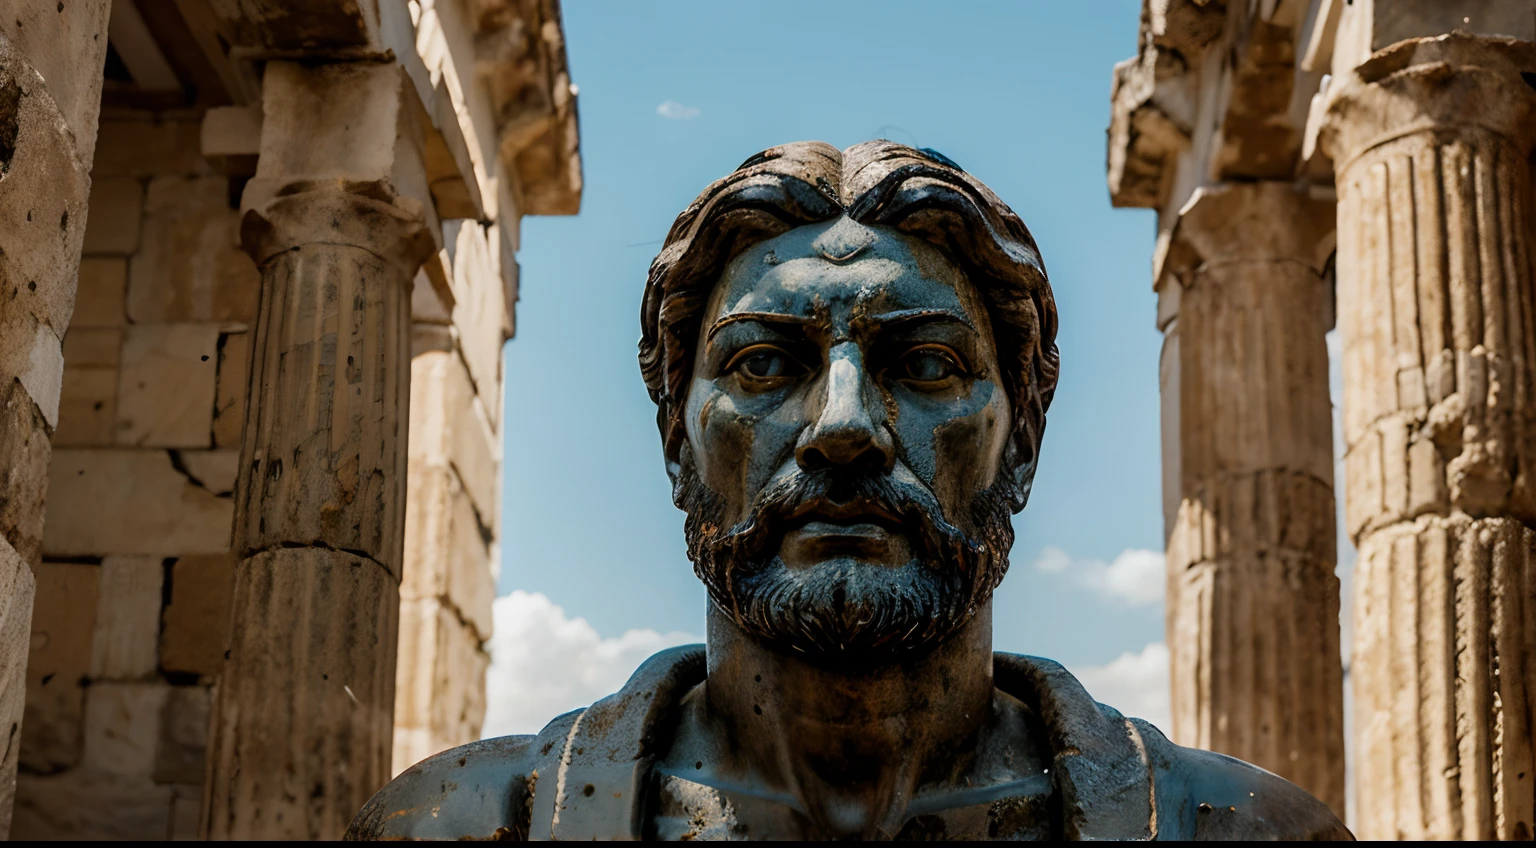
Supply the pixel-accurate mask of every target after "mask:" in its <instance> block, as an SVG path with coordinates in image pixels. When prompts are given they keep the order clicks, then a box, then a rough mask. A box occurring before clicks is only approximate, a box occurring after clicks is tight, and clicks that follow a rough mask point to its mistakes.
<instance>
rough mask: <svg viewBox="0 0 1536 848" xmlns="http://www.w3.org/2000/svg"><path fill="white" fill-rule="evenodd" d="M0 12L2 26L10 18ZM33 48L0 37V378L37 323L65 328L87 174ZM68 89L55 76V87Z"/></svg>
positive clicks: (20, 365)
mask: <svg viewBox="0 0 1536 848" xmlns="http://www.w3.org/2000/svg"><path fill="white" fill-rule="evenodd" d="M99 3H100V0H95V2H93V3H92V4H91V5H94V6H97V7H98V8H100V5H99ZM0 17H5V18H6V20H5V24H4V29H7V30H10V29H11V27H10V24H11V23H12V22H13V21H14V20H16V19H18V18H17V17H12V16H9V15H6V16H0ZM12 32H14V30H12ZM37 46H38V45H37V44H36V43H35V42H33V41H32V40H31V38H30V37H29V38H28V41H27V44H22V45H19V44H18V43H16V42H14V41H12V40H10V36H8V35H0V103H5V104H6V108H5V110H4V118H3V119H0V127H3V128H4V130H5V133H4V137H5V139H6V144H5V145H4V147H3V148H0V149H3V151H4V152H3V155H0V295H3V296H0V378H9V377H13V376H15V375H17V374H19V373H21V372H22V371H23V370H24V363H25V361H26V354H27V350H28V346H27V345H26V344H25V340H30V339H31V338H32V337H33V336H34V335H35V334H36V332H37V328H38V326H39V325H44V326H47V327H48V328H49V330H50V331H52V333H53V334H54V335H55V336H62V335H63V334H64V328H65V327H67V326H69V314H70V310H71V309H72V308H73V307H74V302H75V285H74V280H75V275H76V271H77V268H78V267H79V263H80V242H81V239H82V238H83V237H84V232H85V210H86V194H87V192H88V190H89V187H90V178H89V177H88V175H87V173H86V166H85V163H84V162H83V161H82V160H81V159H79V158H77V152H78V148H77V140H76V138H75V137H74V135H73V134H72V132H71V130H70V128H69V126H68V116H67V114H66V113H63V112H61V111H60V107H59V105H58V103H57V102H56V101H55V99H54V94H53V92H52V90H51V88H50V86H51V83H50V82H49V81H46V80H45V77H43V76H42V75H40V74H39V70H40V69H39V68H37V67H36V66H34V65H33V64H32V62H33V60H34V59H35V58H36V57H33V56H29V55H28V51H29V50H33V49H36V48H37ZM18 48H19V49H18ZM72 76H73V75H72ZM68 87H69V86H68V82H67V81H63V80H61V92H60V93H61V94H62V93H64V90H65V89H68ZM93 108H94V107H93ZM94 123H95V122H94V119H93V120H92V121H91V125H92V128H93V129H94ZM91 140H92V139H86V138H83V139H80V140H79V141H80V142H83V143H85V144H86V145H87V146H88V145H89V143H90V141H91Z"/></svg>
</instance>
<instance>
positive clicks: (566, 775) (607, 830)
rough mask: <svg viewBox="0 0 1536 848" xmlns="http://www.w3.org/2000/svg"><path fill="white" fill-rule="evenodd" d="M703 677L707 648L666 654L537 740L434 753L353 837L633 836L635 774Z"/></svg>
mask: <svg viewBox="0 0 1536 848" xmlns="http://www.w3.org/2000/svg"><path fill="white" fill-rule="evenodd" d="M703 675H704V650H703V647H702V646H699V645H686V646H683V647H679V648H672V649H669V650H665V651H662V652H660V653H658V654H656V655H655V656H653V657H651V658H650V659H648V660H646V661H645V662H644V663H642V664H641V666H640V668H639V669H637V670H636V671H635V673H634V675H633V676H631V677H630V679H629V682H628V683H626V684H625V685H624V688H623V689H621V690H619V691H618V692H617V693H615V694H614V695H611V696H609V697H607V698H604V699H603V700H601V701H598V702H597V703H596V704H593V705H592V706H591V707H588V708H586V709H581V710H572V711H571V712H568V713H566V714H565V715H562V716H560V717H559V718H557V719H555V720H554V721H552V722H550V723H549V724H548V725H546V726H545V727H544V729H543V730H541V731H540V732H539V734H538V735H537V736H504V737H502V738H500V739H485V740H481V741H479V742H471V743H469V744H468V745H461V746H459V747H457V748H453V749H451V750H448V751H444V752H443V753H441V754H438V755H436V756H433V757H428V758H427V759H425V760H422V761H421V762H419V763H417V764H416V765H414V766H411V767H410V768H408V769H406V770H405V771H404V772H401V774H400V776H399V777H396V778H395V779H394V780H392V781H390V782H389V784H388V785H386V786H385V787H384V788H383V789H380V790H379V791H378V793H376V794H375V795H374V796H373V797H372V798H370V799H369V800H368V803H367V804H366V805H364V806H363V809H362V810H361V811H360V812H359V813H358V814H357V816H356V818H354V819H353V820H352V826H351V827H349V828H348V829H347V835H346V838H347V839H355V840H363V839H506V840H522V839H527V838H529V836H530V835H531V836H532V837H534V838H536V839H541V838H542V839H547V838H550V837H551V836H563V837H567V838H569V837H572V836H576V837H581V836H587V837H590V836H598V837H600V838H615V837H618V838H623V837H624V836H626V835H629V834H630V833H631V831H633V830H634V821H633V820H634V816H633V815H632V810H631V808H632V807H634V805H635V804H636V803H637V802H638V801H639V800H641V799H640V797H639V794H638V793H637V792H636V791H634V790H635V785H636V781H635V780H634V778H635V775H636V774H639V773H641V772H644V771H646V769H648V768H649V763H650V760H651V757H652V755H653V748H654V747H655V746H656V745H658V744H659V743H662V742H663V741H664V739H663V737H664V736H665V734H666V729H667V724H668V718H669V717H670V716H671V715H672V714H673V713H674V712H675V707H676V703H677V700H678V699H679V698H680V697H681V695H682V694H683V693H685V692H686V691H687V690H688V689H689V688H691V687H692V686H693V685H695V684H697V683H698V681H699V680H702V679H703ZM599 786H601V787H602V790H603V791H601V792H599V791H598V787H599Z"/></svg>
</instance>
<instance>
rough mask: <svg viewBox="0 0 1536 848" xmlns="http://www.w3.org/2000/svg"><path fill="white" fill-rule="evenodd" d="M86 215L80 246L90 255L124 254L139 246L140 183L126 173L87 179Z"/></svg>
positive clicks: (141, 212) (141, 205) (142, 190)
mask: <svg viewBox="0 0 1536 848" xmlns="http://www.w3.org/2000/svg"><path fill="white" fill-rule="evenodd" d="M89 208H90V213H89V215H90V217H89V219H88V220H87V222H86V226H85V243H84V246H83V248H82V250H83V251H84V252H85V254H86V255H90V256H101V255H107V256H128V255H130V254H132V253H133V252H134V251H136V250H138V249H139V230H140V223H141V220H140V219H141V217H142V216H143V212H144V186H143V185H141V184H140V183H139V181H138V180H135V179H130V178H127V177H98V178H96V179H94V180H92V181H91V199H90V205H89Z"/></svg>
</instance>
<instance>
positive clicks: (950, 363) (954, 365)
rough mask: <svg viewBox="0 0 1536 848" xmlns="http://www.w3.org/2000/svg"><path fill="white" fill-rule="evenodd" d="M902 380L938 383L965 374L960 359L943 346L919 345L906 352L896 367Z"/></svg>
mask: <svg viewBox="0 0 1536 848" xmlns="http://www.w3.org/2000/svg"><path fill="white" fill-rule="evenodd" d="M896 371H897V373H898V374H899V375H900V376H901V378H902V379H903V380H910V381H912V382H914V383H940V382H943V381H945V380H948V379H949V378H951V377H955V376H958V375H960V374H963V373H965V369H964V368H963V367H962V366H961V365H960V357H959V356H958V355H957V354H956V353H955V352H954V351H952V350H950V349H949V348H947V347H945V346H943V345H932V344H929V345H919V346H917V347H914V348H912V349H911V350H909V351H907V353H906V355H905V356H903V357H902V358H901V362H900V363H899V365H898V366H897V369H896Z"/></svg>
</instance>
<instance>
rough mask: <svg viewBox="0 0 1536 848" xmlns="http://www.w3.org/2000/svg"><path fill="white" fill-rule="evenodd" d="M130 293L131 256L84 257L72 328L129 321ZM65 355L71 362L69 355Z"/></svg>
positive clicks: (70, 323)
mask: <svg viewBox="0 0 1536 848" xmlns="http://www.w3.org/2000/svg"><path fill="white" fill-rule="evenodd" d="M127 296H128V260H126V259H122V258H120V257H116V256H88V257H86V258H84V259H81V260H80V286H79V289H78V291H77V293H76V295H75V312H74V315H73V316H72V317H71V318H70V319H69V328H70V329H71V330H73V329H77V328H80V327H121V326H122V325H123V324H124V323H126V322H127V313H126V312H125V311H124V310H125V304H126V303H127V300H126V298H127ZM66 338H67V336H66ZM64 359H65V362H66V363H67V362H68V360H69V357H68V356H65V358H64Z"/></svg>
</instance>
